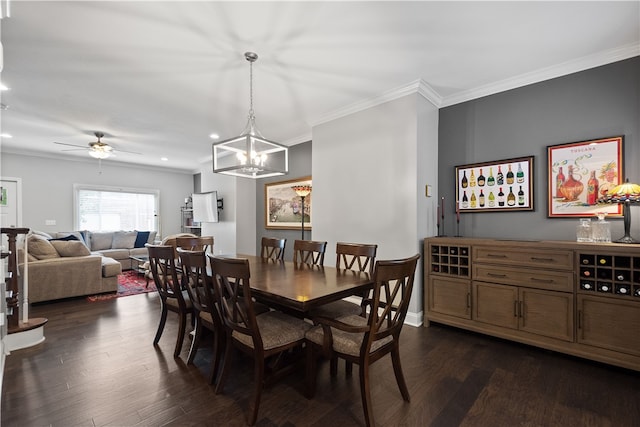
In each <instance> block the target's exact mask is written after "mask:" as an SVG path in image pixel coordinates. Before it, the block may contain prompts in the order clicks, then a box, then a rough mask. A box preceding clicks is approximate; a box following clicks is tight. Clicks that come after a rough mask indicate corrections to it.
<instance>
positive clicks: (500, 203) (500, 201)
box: [498, 187, 504, 206]
mask: <svg viewBox="0 0 640 427" xmlns="http://www.w3.org/2000/svg"><path fill="white" fill-rule="evenodd" d="M498 206H504V193H503V192H502V187H500V192H499V193H498Z"/></svg>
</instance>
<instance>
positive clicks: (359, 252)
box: [336, 242, 378, 274]
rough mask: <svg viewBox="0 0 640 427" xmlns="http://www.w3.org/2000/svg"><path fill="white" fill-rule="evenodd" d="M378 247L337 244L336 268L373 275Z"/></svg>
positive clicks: (358, 244)
mask: <svg viewBox="0 0 640 427" xmlns="http://www.w3.org/2000/svg"><path fill="white" fill-rule="evenodd" d="M377 250H378V245H367V244H360V243H342V242H338V243H336V268H346V269H347V270H357V271H367V272H369V274H372V273H373V268H374V266H375V260H376V251H377Z"/></svg>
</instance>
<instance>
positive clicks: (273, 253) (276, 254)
mask: <svg viewBox="0 0 640 427" xmlns="http://www.w3.org/2000/svg"><path fill="white" fill-rule="evenodd" d="M286 244H287V239H274V238H271V237H263V238H262V243H261V245H260V246H261V248H260V256H261V257H262V258H264V259H272V260H280V261H284V247H285V245H286Z"/></svg>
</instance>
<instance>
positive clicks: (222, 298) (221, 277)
mask: <svg viewBox="0 0 640 427" xmlns="http://www.w3.org/2000/svg"><path fill="white" fill-rule="evenodd" d="M207 256H208V257H209V261H210V265H211V272H212V275H213V284H214V287H215V292H216V300H217V302H218V306H219V308H220V314H221V316H222V320H223V322H224V325H225V326H226V327H227V329H229V330H230V331H229V333H231V332H232V331H234V332H237V333H239V334H243V335H248V336H250V337H251V338H252V340H253V345H254V349H256V350H259V349H263V343H262V338H261V337H260V331H259V329H258V323H257V321H256V313H255V310H254V307H253V300H252V298H251V285H250V283H249V278H250V277H251V273H250V271H249V261H248V260H246V259H242V258H224V257H215V256H211V255H210V254H207Z"/></svg>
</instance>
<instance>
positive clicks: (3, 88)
mask: <svg viewBox="0 0 640 427" xmlns="http://www.w3.org/2000/svg"><path fill="white" fill-rule="evenodd" d="M0 90H2V91H5V90H9V88H8V87H6V86H5V85H4V83H0Z"/></svg>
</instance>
